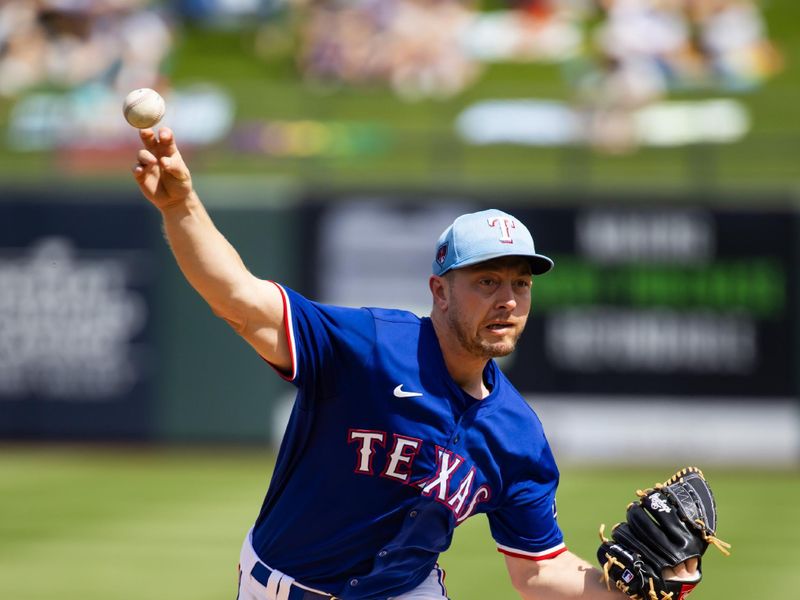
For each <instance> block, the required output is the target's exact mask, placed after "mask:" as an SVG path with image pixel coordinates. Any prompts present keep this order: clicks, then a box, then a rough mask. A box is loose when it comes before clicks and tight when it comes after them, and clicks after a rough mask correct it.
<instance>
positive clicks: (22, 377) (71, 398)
mask: <svg viewBox="0 0 800 600" xmlns="http://www.w3.org/2000/svg"><path fill="white" fill-rule="evenodd" d="M90 200H94V201H88V202H87V199H86V197H85V195H84V196H82V197H81V198H70V197H62V196H60V195H47V196H44V195H42V196H40V197H36V196H31V195H30V194H26V195H19V194H9V193H5V194H4V202H1V203H0V435H2V436H14V437H37V436H46V437H73V436H76V437H77V436H80V437H112V436H113V437H117V438H118V437H142V436H145V435H147V432H148V430H149V428H150V418H151V402H152V399H151V393H152V390H151V384H152V379H153V375H154V373H153V366H154V347H153V343H152V339H151V336H152V328H153V315H152V306H153V298H152V293H153V288H154V285H155V273H154V270H153V268H154V265H153V263H152V260H151V254H150V253H151V247H152V240H151V238H152V237H153V232H154V231H155V232H156V233H157V232H158V226H157V224H156V223H154V219H155V218H156V217H155V215H154V214H153V212H152V211H151V210H149V208H148V207H147V206H146V205H145V203H142V202H140V201H138V200H137V202H135V203H132V204H121V203H119V202H118V201H115V202H107V203H102V202H100V201H99V200H101V198H99V197H98V198H94V199H90Z"/></svg>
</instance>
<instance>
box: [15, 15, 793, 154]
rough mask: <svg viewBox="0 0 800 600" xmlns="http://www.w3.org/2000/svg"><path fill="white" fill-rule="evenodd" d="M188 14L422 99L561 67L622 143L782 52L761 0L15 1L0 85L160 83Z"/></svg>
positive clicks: (329, 73) (302, 65)
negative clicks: (531, 69)
mask: <svg viewBox="0 0 800 600" xmlns="http://www.w3.org/2000/svg"><path fill="white" fill-rule="evenodd" d="M184 21H193V22H196V23H198V24H199V26H201V27H224V28H228V29H230V28H239V29H242V30H247V31H248V32H250V33H255V35H253V36H251V38H250V39H255V40H256V43H255V45H254V48H253V51H254V53H255V54H256V55H259V49H258V46H259V43H263V42H264V41H265V40H266V46H267V47H269V46H270V40H276V39H282V40H283V43H282V44H277V46H279V47H281V48H282V52H283V55H282V57H281V60H285V61H287V62H292V61H293V62H294V63H295V64H296V65H297V67H298V69H299V71H300V74H301V76H302V77H303V78H305V80H306V81H308V82H309V83H312V84H314V85H316V86H318V87H323V88H326V89H327V88H331V87H334V88H335V87H338V86H343V87H365V86H372V87H389V88H391V89H392V90H393V91H394V92H395V93H396V94H397V95H399V96H400V97H402V98H405V99H408V100H412V101H413V100H420V99H426V98H437V99H441V98H448V97H452V96H455V95H457V94H459V93H461V92H462V91H464V90H466V89H468V88H469V87H470V85H471V84H473V83H474V82H475V81H476V80H477V79H478V78H479V77H480V75H481V73H482V72H483V70H484V69H485V68H486V66H487V65H489V64H491V63H494V62H517V63H535V62H539V63H541V62H546V63H551V64H555V65H559V66H560V67H561V68H562V69H563V73H564V76H565V78H566V79H567V81H568V82H569V84H570V85H571V86H572V89H573V90H574V92H575V96H574V98H573V99H572V100H571V101H570V102H571V104H572V106H571V107H570V108H569V110H570V111H572V112H573V113H575V114H577V115H578V117H575V116H574V115H572V114H570V115H568V120H575V119H576V118H577V119H579V120H580V122H581V125H580V127H581V128H582V129H585V130H586V133H585V135H584V137H582V138H581V140H586V141H588V142H589V143H591V144H593V145H595V146H597V147H601V148H605V149H609V150H612V151H625V150H628V149H630V148H633V147H634V146H635V145H636V144H637V135H638V134H637V133H636V129H637V127H639V126H640V124H639V123H637V118H639V117H641V114H639V116H638V117H637V113H641V111H642V110H643V109H644V108H645V107H650V106H654V105H655V104H656V103H658V102H659V101H660V100H663V99H665V98H667V97H668V96H669V95H670V94H671V93H673V92H675V91H682V90H702V91H711V90H714V91H719V90H723V91H726V92H730V91H741V90H747V89H751V88H754V87H756V86H758V85H759V84H760V83H762V82H763V81H764V80H765V79H766V78H768V77H769V76H771V75H773V74H774V73H775V72H777V71H778V70H779V69H780V68H781V66H782V65H781V57H780V53H779V52H778V51H777V49H776V48H775V47H774V45H773V44H772V42H771V41H770V39H769V35H768V31H767V28H766V24H765V20H764V17H763V15H762V13H761V10H760V8H759V6H758V4H757V3H756V0H508V4H507V5H505V7H504V8H500V9H498V8H492V9H491V10H489V9H488V8H486V7H484V6H483V5H482V4H481V2H480V0H162V1H154V0H5V1H2V2H0V98H2V97H4V96H5V97H16V96H19V95H20V94H21V93H22V92H24V91H26V90H29V89H32V88H38V89H42V88H44V89H45V90H48V89H52V88H57V89H67V90H75V89H76V88H77V89H80V88H82V87H85V86H86V85H93V84H99V85H100V86H101V87H102V89H104V90H105V94H106V96H108V97H112V96H113V97H115V98H116V97H121V96H123V95H124V94H125V93H127V91H129V90H131V89H134V88H138V87H154V88H158V89H160V90H162V92H163V91H165V90H164V88H165V87H168V86H167V85H166V84H167V83H168V82H166V80H164V79H163V72H164V66H165V64H166V62H167V58H168V57H169V56H170V53H171V52H172V50H173V45H174V41H175V37H176V27H175V26H176V25H180V24H181V23H182V22H184ZM287 40H289V41H288V43H287V42H286V41H287ZM275 45H276V44H274V43H273V44H272V46H275ZM519 72H521V71H519ZM521 84H522V85H524V82H521ZM89 89H91V90H93V89H95V88H89ZM519 89H524V88H519ZM166 91H168V90H166ZM529 94H530V95H532V96H535V95H536V89H534V88H531V89H530V91H529ZM81 102H82V103H81ZM81 102H78V103H77V104H79V105H80V106H84V105H85V104H86V103H85V101H81ZM734 108H735V107H734ZM26 110H30V111H33V112H36V111H40V112H41V110H40V108H39V107H38V106H35V105H31V106H28V107H26ZM226 110H227V109H226ZM726 110H727V109H726ZM729 112H730V111H729ZM734 112H735V111H734ZM20 114H23V115H24V114H27V113H26V112H25V111H24V110H21V111H20ZM733 116H734V117H735V118H733V117H731V118H728V117H725V118H726V119H727V120H728V121H730V122H732V123H734V121H735V123H734V125H736V127H735V128H734V129H736V131H737V132H738V131H740V130H742V128H744V129H745V130H746V124H744V125H741V123H744V121H745V120H746V117H745V116H739V115H738V113H737V114H736V115H733ZM20 118H21V117H20ZM225 118H226V119H227V118H228V117H225ZM503 118H505V119H506V120H508V117H507V115H506V116H504V117H503ZM681 118H683V117H681ZM732 118H733V121H731V119H732ZM658 119H659V120H663V119H662V117H661V116H658ZM740 122H741V123H740ZM737 123H740V124H739V125H737ZM512 125H514V124H513V123H512ZM570 127H573V125H570ZM537 135H539V139H537V140H536V143H541V135H540V134H537ZM737 135H738V134H737ZM18 137H20V136H18Z"/></svg>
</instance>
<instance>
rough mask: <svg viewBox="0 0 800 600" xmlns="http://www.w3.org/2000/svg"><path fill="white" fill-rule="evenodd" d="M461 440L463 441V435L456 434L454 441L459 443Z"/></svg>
mask: <svg viewBox="0 0 800 600" xmlns="http://www.w3.org/2000/svg"><path fill="white" fill-rule="evenodd" d="M459 441H461V436H460V435H456V437H454V438H453V443H454V444H457V443H458V442H459Z"/></svg>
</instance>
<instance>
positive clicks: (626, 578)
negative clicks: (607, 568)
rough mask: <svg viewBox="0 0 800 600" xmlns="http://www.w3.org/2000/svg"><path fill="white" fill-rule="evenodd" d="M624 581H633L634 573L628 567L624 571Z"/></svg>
mask: <svg viewBox="0 0 800 600" xmlns="http://www.w3.org/2000/svg"><path fill="white" fill-rule="evenodd" d="M622 581H624V582H625V583H630V582H631V581H633V573H631V572H630V571H629V570H628V569H625V570H624V571H623V572H622Z"/></svg>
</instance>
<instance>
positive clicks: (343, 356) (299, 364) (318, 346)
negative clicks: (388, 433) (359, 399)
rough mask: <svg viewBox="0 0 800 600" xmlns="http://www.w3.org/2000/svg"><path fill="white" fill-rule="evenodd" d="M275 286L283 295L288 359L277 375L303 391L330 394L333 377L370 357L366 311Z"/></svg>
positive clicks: (371, 336) (371, 335)
mask: <svg viewBox="0 0 800 600" xmlns="http://www.w3.org/2000/svg"><path fill="white" fill-rule="evenodd" d="M275 285H276V286H277V287H278V289H279V290H280V292H281V296H282V298H283V310H284V316H285V319H284V321H285V327H286V330H285V335H286V339H287V341H288V343H289V351H290V353H291V359H292V366H291V367H290V369H289V371H288V372H282V371H280V370H279V371H278V374H279V375H280V376H281V377H283V378H284V379H286V380H287V381H289V382H291V383H293V384H294V385H295V386H297V387H298V388H301V389H305V390H306V391H311V390H310V388H317V389H319V390H329V391H330V392H331V393H333V391H334V390H335V389H336V386H335V385H332V384H335V381H336V378H337V377H345V376H346V374H347V373H348V372H352V371H353V370H356V371H357V372H358V370H359V369H363V367H364V366H366V365H367V364H368V363H369V361H370V360H372V356H373V348H374V344H375V322H374V318H373V316H372V313H370V311H368V310H367V309H363V308H361V309H356V308H346V307H341V306H330V305H326V304H320V303H318V302H312V301H311V300H308V299H307V298H305V297H304V296H302V295H301V294H298V293H297V292H295V291H293V290H291V289H289V288H286V287H283V286H281V285H278V284H277V283H276V284H275ZM362 372H363V371H362ZM314 396H317V397H318V395H316V394H315V395H314Z"/></svg>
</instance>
